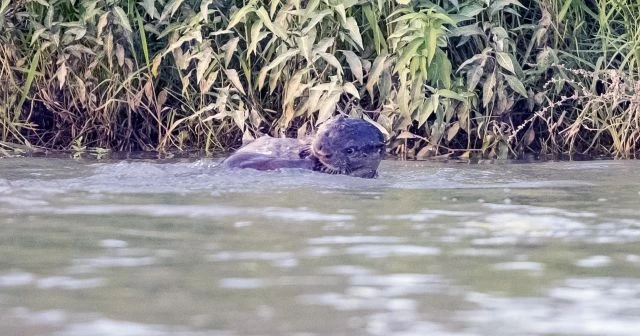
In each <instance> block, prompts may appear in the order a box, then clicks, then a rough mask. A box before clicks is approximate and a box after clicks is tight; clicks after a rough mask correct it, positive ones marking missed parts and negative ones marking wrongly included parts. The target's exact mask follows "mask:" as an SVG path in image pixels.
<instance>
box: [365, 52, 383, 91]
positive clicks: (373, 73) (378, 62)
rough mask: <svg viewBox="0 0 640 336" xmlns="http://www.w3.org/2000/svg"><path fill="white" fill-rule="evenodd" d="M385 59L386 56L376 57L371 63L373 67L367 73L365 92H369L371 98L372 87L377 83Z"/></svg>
mask: <svg viewBox="0 0 640 336" xmlns="http://www.w3.org/2000/svg"><path fill="white" fill-rule="evenodd" d="M386 59H387V56H386V55H379V56H378V57H376V59H375V61H373V65H372V66H371V70H370V71H369V75H368V78H367V85H366V88H367V91H369V96H371V97H373V86H374V85H375V84H376V83H377V82H378V79H379V78H380V74H382V70H384V61H385V60H386Z"/></svg>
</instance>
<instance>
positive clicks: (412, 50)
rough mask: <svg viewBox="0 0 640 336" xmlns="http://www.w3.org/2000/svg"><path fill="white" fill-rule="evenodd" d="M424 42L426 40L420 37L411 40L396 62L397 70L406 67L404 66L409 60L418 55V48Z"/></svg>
mask: <svg viewBox="0 0 640 336" xmlns="http://www.w3.org/2000/svg"><path fill="white" fill-rule="evenodd" d="M423 42H424V40H423V39H421V38H419V37H418V38H415V39H414V40H413V41H411V42H410V43H409V45H407V46H406V47H404V48H403V50H402V54H401V55H400V58H399V59H398V62H397V63H396V72H398V71H399V70H400V69H402V68H404V66H405V65H406V64H407V63H408V62H409V60H410V59H412V58H413V57H414V56H417V55H418V53H417V51H418V48H420V46H422V45H423Z"/></svg>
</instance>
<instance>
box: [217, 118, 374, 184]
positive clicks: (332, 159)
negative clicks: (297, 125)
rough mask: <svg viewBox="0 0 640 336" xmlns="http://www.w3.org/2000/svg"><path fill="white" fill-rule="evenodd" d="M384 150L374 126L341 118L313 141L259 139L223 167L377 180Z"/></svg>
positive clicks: (327, 123)
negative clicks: (284, 170) (306, 172)
mask: <svg viewBox="0 0 640 336" xmlns="http://www.w3.org/2000/svg"><path fill="white" fill-rule="evenodd" d="M345 146H348V148H347V147H345ZM383 149H384V137H383V135H382V133H381V132H380V131H379V130H378V129H377V128H375V126H373V125H371V124H370V123H368V122H366V121H364V120H361V119H346V118H343V117H338V118H335V119H332V120H330V121H328V122H326V123H325V124H323V125H322V126H321V127H320V129H318V132H317V134H316V135H315V136H314V137H312V138H304V139H291V138H272V137H269V136H263V137H260V138H258V139H256V140H254V141H253V142H251V143H249V144H247V145H246V146H243V147H242V148H240V149H239V150H238V151H237V152H236V153H234V154H233V155H231V156H230V157H229V158H227V159H226V160H225V161H224V165H225V166H226V167H229V168H253V169H258V170H272V169H279V168H302V169H309V170H314V171H319V172H323V173H326V174H343V175H351V176H357V177H364V178H374V177H376V176H377V168H378V165H379V164H380V160H381V159H382V154H383ZM347 152H350V153H347Z"/></svg>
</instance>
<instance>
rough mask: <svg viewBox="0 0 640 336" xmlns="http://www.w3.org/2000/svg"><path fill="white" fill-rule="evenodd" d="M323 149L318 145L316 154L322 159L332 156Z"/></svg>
mask: <svg viewBox="0 0 640 336" xmlns="http://www.w3.org/2000/svg"><path fill="white" fill-rule="evenodd" d="M323 149H325V148H324V146H322V145H318V146H317V147H316V154H318V155H319V156H322V157H323V158H326V159H330V158H331V157H332V156H333V154H331V153H330V152H328V151H326V150H323Z"/></svg>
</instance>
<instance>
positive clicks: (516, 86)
mask: <svg viewBox="0 0 640 336" xmlns="http://www.w3.org/2000/svg"><path fill="white" fill-rule="evenodd" d="M504 78H505V79H506V80H507V84H509V87H511V88H512V89H513V91H515V92H517V93H519V94H520V95H521V96H523V97H525V98H527V97H528V96H529V95H528V94H527V90H526V89H525V88H524V84H522V82H521V81H520V80H519V79H518V78H516V77H515V76H510V75H507V74H504Z"/></svg>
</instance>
